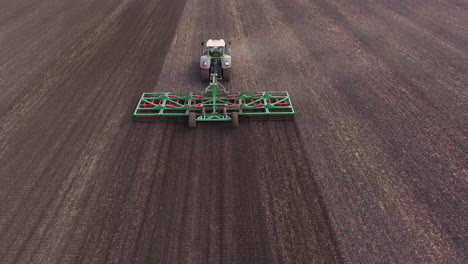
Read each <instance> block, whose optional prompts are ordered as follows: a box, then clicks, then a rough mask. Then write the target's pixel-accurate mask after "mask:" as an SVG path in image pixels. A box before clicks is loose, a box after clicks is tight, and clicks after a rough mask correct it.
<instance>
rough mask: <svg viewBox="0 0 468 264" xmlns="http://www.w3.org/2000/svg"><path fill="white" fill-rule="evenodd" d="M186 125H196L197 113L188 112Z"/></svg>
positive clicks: (191, 126) (193, 126)
mask: <svg viewBox="0 0 468 264" xmlns="http://www.w3.org/2000/svg"><path fill="white" fill-rule="evenodd" d="M188 125H189V127H190V128H195V127H197V114H195V112H190V114H189V118H188Z"/></svg>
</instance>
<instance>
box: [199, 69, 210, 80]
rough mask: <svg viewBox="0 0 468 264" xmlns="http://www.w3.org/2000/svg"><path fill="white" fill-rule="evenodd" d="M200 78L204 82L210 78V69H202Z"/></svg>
mask: <svg viewBox="0 0 468 264" xmlns="http://www.w3.org/2000/svg"><path fill="white" fill-rule="evenodd" d="M200 79H201V80H202V82H207V81H209V80H210V69H200Z"/></svg>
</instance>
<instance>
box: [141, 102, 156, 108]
mask: <svg viewBox="0 0 468 264" xmlns="http://www.w3.org/2000/svg"><path fill="white" fill-rule="evenodd" d="M152 106H154V105H152V104H147V103H146V102H144V103H142V104H141V105H140V107H152Z"/></svg>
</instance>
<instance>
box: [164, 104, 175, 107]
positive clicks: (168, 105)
mask: <svg viewBox="0 0 468 264" xmlns="http://www.w3.org/2000/svg"><path fill="white" fill-rule="evenodd" d="M166 107H169V108H174V107H175V105H173V104H166Z"/></svg>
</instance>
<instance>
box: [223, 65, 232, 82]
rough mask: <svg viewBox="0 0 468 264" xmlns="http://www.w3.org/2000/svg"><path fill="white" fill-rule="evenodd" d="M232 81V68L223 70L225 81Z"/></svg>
mask: <svg viewBox="0 0 468 264" xmlns="http://www.w3.org/2000/svg"><path fill="white" fill-rule="evenodd" d="M231 79H232V68H229V69H224V70H223V80H225V81H230V80H231Z"/></svg>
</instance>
